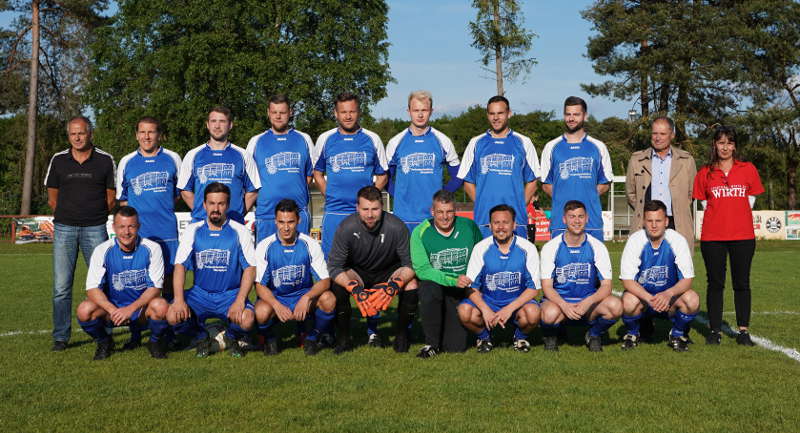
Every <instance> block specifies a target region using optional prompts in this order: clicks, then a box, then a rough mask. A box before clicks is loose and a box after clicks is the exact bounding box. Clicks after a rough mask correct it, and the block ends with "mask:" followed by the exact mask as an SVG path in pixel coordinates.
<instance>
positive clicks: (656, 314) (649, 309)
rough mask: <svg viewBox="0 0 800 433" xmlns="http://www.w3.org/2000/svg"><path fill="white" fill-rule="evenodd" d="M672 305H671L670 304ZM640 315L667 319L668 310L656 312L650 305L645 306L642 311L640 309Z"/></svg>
mask: <svg viewBox="0 0 800 433" xmlns="http://www.w3.org/2000/svg"><path fill="white" fill-rule="evenodd" d="M670 307H672V306H670ZM642 317H643V318H644V317H658V318H661V319H668V320H669V310H667V311H662V312H660V313H659V312H658V311H656V310H654V309H653V308H652V307H651V306H649V305H648V306H647V308H645V310H644V311H642Z"/></svg>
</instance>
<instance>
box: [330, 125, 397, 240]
mask: <svg viewBox="0 0 800 433" xmlns="http://www.w3.org/2000/svg"><path fill="white" fill-rule="evenodd" d="M314 157H315V158H316V160H315V162H314V170H316V171H319V172H322V173H325V176H326V180H327V183H326V185H327V186H326V190H325V212H326V213H333V214H339V215H349V214H351V213H353V212H355V210H356V202H357V200H356V193H358V190H359V189H361V188H363V187H365V186H367V185H372V184H373V182H374V181H373V179H372V178H373V176H374V175H381V174H385V173H386V170H388V166H387V164H386V151H385V150H384V148H383V142H382V141H381V138H380V137H378V134H376V133H374V132H372V131H368V130H366V129H363V128H361V129H359V130H358V132H356V133H355V134H352V135H346V134H342V133H340V132H339V130H338V129H337V128H334V129H331V130H329V131H327V132H324V133H323V134H322V135H320V136H319V138H318V139H317V144H316V147H315V148H314ZM323 235H324V233H323ZM331 235H333V233H331Z"/></svg>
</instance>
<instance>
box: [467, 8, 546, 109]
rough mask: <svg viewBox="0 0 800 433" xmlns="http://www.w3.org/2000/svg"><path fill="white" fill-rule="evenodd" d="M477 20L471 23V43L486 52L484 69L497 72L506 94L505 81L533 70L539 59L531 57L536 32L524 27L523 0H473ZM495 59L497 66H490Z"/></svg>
mask: <svg viewBox="0 0 800 433" xmlns="http://www.w3.org/2000/svg"><path fill="white" fill-rule="evenodd" d="M472 7H474V8H475V9H477V16H476V17H475V21H471V22H470V23H469V30H470V33H472V44H471V46H472V47H474V48H477V49H478V50H479V51H480V52H481V53H483V54H482V56H481V59H480V61H481V63H482V64H483V66H484V69H485V70H486V71H488V72H490V73H491V74H492V75H494V78H495V81H496V82H497V94H498V95H503V94H505V87H504V81H505V80H508V81H510V82H513V81H515V80H516V79H518V78H520V77H522V78H523V81H524V77H525V76H526V75H527V74H528V73H530V70H531V68H532V67H533V65H535V64H536V59H535V58H533V57H527V55H528V51H530V50H531V47H532V46H533V38H535V37H536V34H535V33H533V32H531V31H529V30H527V29H525V28H524V27H523V24H524V19H523V16H522V11H521V10H520V1H519V0H473V1H472ZM491 63H494V69H490V68H488V66H489V64H491Z"/></svg>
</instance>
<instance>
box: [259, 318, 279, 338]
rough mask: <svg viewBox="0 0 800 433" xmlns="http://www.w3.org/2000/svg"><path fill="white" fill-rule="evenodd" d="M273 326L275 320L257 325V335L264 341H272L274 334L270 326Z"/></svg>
mask: <svg viewBox="0 0 800 433" xmlns="http://www.w3.org/2000/svg"><path fill="white" fill-rule="evenodd" d="M274 324H275V318H274V317H273V318H271V319H269V320H267V321H266V322H264V323H259V324H258V335H261V336H263V337H264V339H265V340H273V339H274V338H275V333H273V332H272V325H274Z"/></svg>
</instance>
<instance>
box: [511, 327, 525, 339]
mask: <svg viewBox="0 0 800 433" xmlns="http://www.w3.org/2000/svg"><path fill="white" fill-rule="evenodd" d="M514 339H515V340H527V339H528V334H526V333H524V332H522V328H520V327H519V326H517V327H516V328H514Z"/></svg>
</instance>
